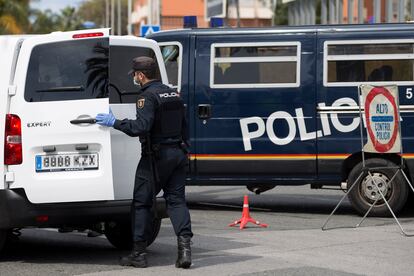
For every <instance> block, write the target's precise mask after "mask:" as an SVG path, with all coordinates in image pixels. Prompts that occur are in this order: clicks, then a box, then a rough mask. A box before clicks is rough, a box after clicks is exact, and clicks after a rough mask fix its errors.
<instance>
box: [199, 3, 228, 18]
mask: <svg viewBox="0 0 414 276" xmlns="http://www.w3.org/2000/svg"><path fill="white" fill-rule="evenodd" d="M204 3H205V4H204V6H205V13H204V14H205V16H206V21H209V20H210V18H211V17H225V16H226V6H227V5H226V3H227V0H205V1H204Z"/></svg>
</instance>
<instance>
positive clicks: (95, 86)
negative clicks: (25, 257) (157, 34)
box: [0, 29, 168, 250]
mask: <svg viewBox="0 0 414 276" xmlns="http://www.w3.org/2000/svg"><path fill="white" fill-rule="evenodd" d="M143 55H145V56H151V57H153V58H155V59H156V60H157V62H158V66H159V73H160V77H161V80H162V81H163V83H165V84H167V83H168V79H167V75H166V70H165V66H164V63H163V59H162V56H161V52H160V50H159V47H158V45H157V43H156V42H155V41H153V40H149V39H145V38H137V37H133V36H109V30H108V29H96V30H83V31H74V32H55V33H51V34H47V35H35V36H0V62H1V64H0V65H1V66H0V97H1V99H0V116H2V117H3V119H0V140H3V141H4V147H0V159H1V160H4V165H3V166H0V174H3V175H4V177H3V178H1V180H0V250H1V248H2V247H3V245H4V243H5V240H6V238H7V236H8V233H9V232H10V231H11V230H13V229H16V228H24V227H56V228H72V229H85V228H87V229H96V230H99V231H103V232H104V233H105V235H106V236H107V238H108V240H109V241H110V242H111V243H112V244H113V245H115V246H117V247H120V248H125V247H128V246H129V245H130V244H131V227H130V208H131V198H132V194H133V185H134V179H135V170H136V167H137V164H138V161H139V158H140V156H141V148H140V143H139V139H138V138H131V137H128V136H127V135H125V134H123V133H121V132H119V131H116V130H114V129H110V128H105V127H102V126H99V125H97V124H95V121H94V118H95V116H96V114H98V113H107V112H108V111H109V107H110V106H111V108H112V111H113V113H114V114H115V116H116V117H117V118H120V119H123V118H135V110H136V98H137V95H138V92H139V91H138V89H137V88H136V86H134V85H133V79H132V77H131V76H130V75H128V71H129V70H130V67H131V64H132V59H133V58H134V57H137V56H143ZM157 202H158V204H157V205H156V206H157V214H158V215H157V218H156V219H155V221H154V227H153V228H154V233H153V239H152V240H154V239H155V237H156V236H157V234H158V231H159V228H160V223H161V218H163V217H165V203H164V201H163V199H161V198H159V199H157ZM97 225H98V226H99V227H97ZM102 225H104V227H102ZM151 242H152V241H151Z"/></svg>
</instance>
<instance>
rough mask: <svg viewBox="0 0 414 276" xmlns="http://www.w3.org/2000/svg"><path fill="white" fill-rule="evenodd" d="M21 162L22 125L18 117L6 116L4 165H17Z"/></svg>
mask: <svg viewBox="0 0 414 276" xmlns="http://www.w3.org/2000/svg"><path fill="white" fill-rule="evenodd" d="M22 161H23V152H22V123H21V120H20V118H19V116H17V115H14V114H7V115H6V132H5V139H4V164H5V165H18V164H21V163H22Z"/></svg>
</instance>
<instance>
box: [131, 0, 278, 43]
mask: <svg viewBox="0 0 414 276" xmlns="http://www.w3.org/2000/svg"><path fill="white" fill-rule="evenodd" d="M228 1H229V4H228V16H227V25H229V26H237V25H238V24H239V26H241V27H260V26H270V25H271V24H272V19H273V10H274V9H273V5H272V3H273V1H272V0H239V9H238V10H237V8H236V5H235V4H234V1H231V0H228ZM188 15H193V16H197V23H198V27H201V28H204V27H208V26H209V20H208V19H207V18H206V16H205V0H135V1H134V5H133V13H132V24H133V30H134V34H135V35H140V34H139V30H140V27H141V25H160V26H161V29H162V30H169V29H179V28H182V27H183V17H184V16H188Z"/></svg>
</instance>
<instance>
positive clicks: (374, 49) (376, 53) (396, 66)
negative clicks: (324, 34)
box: [324, 40, 414, 86]
mask: <svg viewBox="0 0 414 276" xmlns="http://www.w3.org/2000/svg"><path fill="white" fill-rule="evenodd" d="M325 52H326V54H325V66H324V70H325V73H324V76H325V77H324V82H325V84H327V85H328V86H329V84H331V85H345V86H346V85H348V86H349V85H351V86H352V85H359V84H361V83H374V84H375V82H377V83H393V84H406V83H407V82H413V81H414V75H413V73H414V71H413V68H414V42H410V43H407V42H398V41H392V40H389V41H386V42H384V41H365V42H361V41H359V42H355V41H350V42H348V41H347V42H339V43H338V42H333V41H330V42H325Z"/></svg>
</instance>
